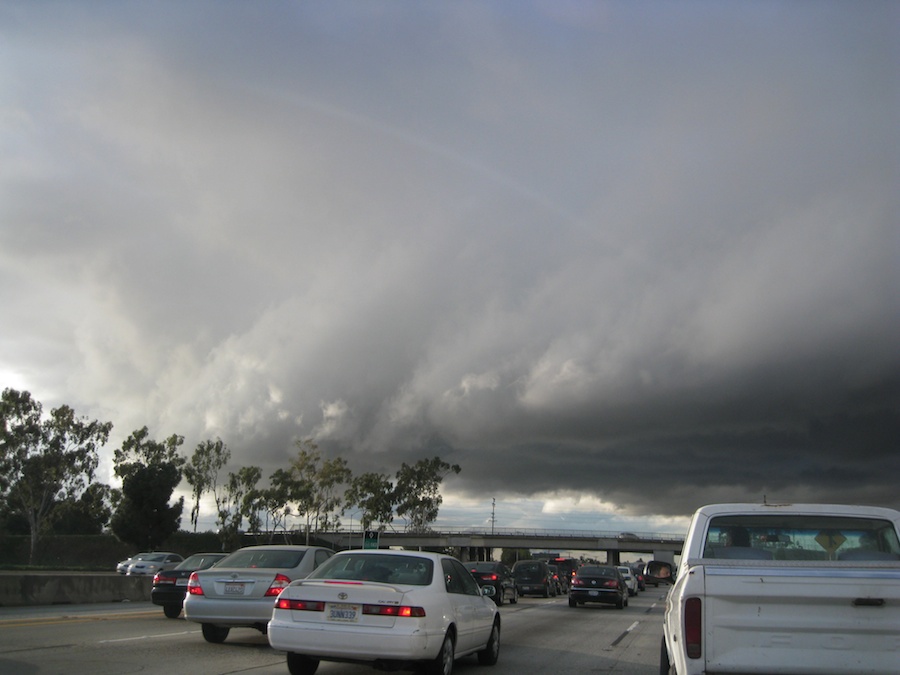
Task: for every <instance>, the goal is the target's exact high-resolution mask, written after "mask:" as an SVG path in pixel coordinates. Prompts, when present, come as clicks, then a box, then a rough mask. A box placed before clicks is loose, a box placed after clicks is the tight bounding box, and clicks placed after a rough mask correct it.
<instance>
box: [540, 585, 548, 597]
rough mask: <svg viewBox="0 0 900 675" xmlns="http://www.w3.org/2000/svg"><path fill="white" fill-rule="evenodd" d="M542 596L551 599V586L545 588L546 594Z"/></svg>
mask: <svg viewBox="0 0 900 675" xmlns="http://www.w3.org/2000/svg"><path fill="white" fill-rule="evenodd" d="M541 595H543V596H544V597H545V598H549V597H550V586H544V592H543V593H542V594H541Z"/></svg>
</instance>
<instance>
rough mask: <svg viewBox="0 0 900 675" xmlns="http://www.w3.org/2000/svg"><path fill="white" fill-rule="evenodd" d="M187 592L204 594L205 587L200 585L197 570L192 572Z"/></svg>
mask: <svg viewBox="0 0 900 675" xmlns="http://www.w3.org/2000/svg"><path fill="white" fill-rule="evenodd" d="M187 592H188V593H190V594H191V595H203V588H201V586H200V577H198V576H197V573H196V572H191V578H190V579H188V585H187Z"/></svg>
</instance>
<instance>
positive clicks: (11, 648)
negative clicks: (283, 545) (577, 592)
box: [0, 588, 665, 675]
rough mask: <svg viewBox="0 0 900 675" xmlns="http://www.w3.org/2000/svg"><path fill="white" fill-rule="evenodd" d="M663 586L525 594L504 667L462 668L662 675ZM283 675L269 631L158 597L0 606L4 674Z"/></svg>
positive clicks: (505, 639) (505, 645)
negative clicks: (174, 613) (597, 600)
mask: <svg viewBox="0 0 900 675" xmlns="http://www.w3.org/2000/svg"><path fill="white" fill-rule="evenodd" d="M664 598H665V590H664V589H660V590H657V589H654V588H648V589H647V591H645V592H644V593H640V594H639V595H638V596H637V597H633V598H631V599H630V603H629V606H628V607H627V608H625V609H624V610H617V609H615V608H614V607H611V606H605V605H597V606H591V605H587V606H584V607H580V608H578V609H572V608H570V607H569V606H568V603H567V602H566V598H565V597H563V596H560V597H558V598H549V599H543V598H522V599H521V600H520V601H519V603H518V604H517V605H508V604H507V605H504V606H503V607H502V608H501V610H500V611H501V615H502V617H503V634H502V638H501V652H500V660H499V662H498V664H497V665H496V666H494V667H492V668H490V667H484V666H479V665H478V661H477V659H475V657H474V656H472V657H467V658H464V659H460V660H459V661H457V662H456V666H455V668H454V673H456V674H457V675H467V674H468V675H476V674H479V673H480V674H482V675H488V674H489V675H521V674H522V673H551V674H553V675H562V674H566V673H571V674H573V675H574V674H575V673H577V674H578V675H584V674H585V673H610V674H613V675H655V674H656V673H657V672H658V658H659V645H660V639H661V636H662V611H663V604H664ZM318 672H319V673H321V674H322V675H360V674H362V673H375V672H377V671H375V670H373V669H371V668H367V667H364V666H356V665H347V664H335V663H322V665H321V666H320V667H319V671H318ZM72 673H85V674H91V675H120V674H124V673H143V674H151V675H152V674H154V673H159V674H160V675H173V674H178V673H202V674H204V675H225V674H226V673H251V674H252V675H285V674H286V673H287V667H286V665H285V659H284V654H283V653H282V652H277V651H274V650H273V649H272V648H271V647H269V644H268V642H267V640H266V637H265V636H264V635H262V634H261V633H259V632H257V631H255V630H252V629H245V628H240V629H232V631H231V634H230V635H229V636H228V639H227V641H226V642H225V643H224V644H220V645H214V644H209V643H207V642H205V641H204V640H203V637H202V636H201V634H200V627H199V626H198V625H196V624H192V623H188V622H186V621H184V620H183V619H175V620H173V619H166V618H165V617H164V616H163V612H162V608H161V607H156V606H155V605H152V604H150V603H143V602H142V603H124V604H122V603H117V604H104V605H67V606H55V607H32V608H9V607H4V608H0V674H2V675H57V674H59V675H62V674H65V675H71V674H72Z"/></svg>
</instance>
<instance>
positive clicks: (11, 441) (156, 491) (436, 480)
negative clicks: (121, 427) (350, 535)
mask: <svg viewBox="0 0 900 675" xmlns="http://www.w3.org/2000/svg"><path fill="white" fill-rule="evenodd" d="M112 428H113V425H112V423H111V422H100V421H97V420H88V419H86V418H80V417H77V416H76V415H75V413H74V411H73V410H72V408H70V407H69V406H66V405H62V406H60V407H58V408H54V409H53V410H51V412H50V414H49V415H44V412H43V406H42V405H41V403H40V402H39V401H37V400H35V399H34V398H33V397H32V396H31V394H30V393H29V392H27V391H17V390H15V389H11V388H7V389H4V391H3V394H2V398H0V533H5V534H27V535H30V537H31V545H30V556H31V558H32V559H33V557H34V552H35V547H36V545H37V542H38V540H39V539H40V537H41V536H42V535H45V534H100V533H101V532H103V531H104V530H105V529H109V530H110V531H111V532H112V533H113V534H114V535H115V536H116V537H117V538H118V539H120V540H122V541H124V542H126V543H129V544H131V545H133V546H135V547H137V548H142V549H146V550H153V549H156V548H158V547H159V546H160V545H162V544H163V543H164V542H165V541H166V539H167V538H168V537H170V536H171V535H172V534H174V533H175V532H177V531H178V530H179V528H180V527H181V519H182V515H183V512H184V508H185V504H184V497H180V498H179V499H178V500H175V501H173V500H172V495H173V493H174V491H175V489H176V488H177V487H178V485H179V484H180V483H181V481H182V480H184V481H186V482H187V484H188V485H189V486H190V488H191V493H190V494H191V509H190V521H191V525H192V526H193V529H194V531H195V532H196V530H197V525H198V522H199V518H200V506H201V503H202V502H203V498H204V497H205V496H207V495H211V496H212V499H213V502H214V503H215V511H216V513H215V515H216V531H217V533H218V535H219V538H220V540H221V541H222V545H223V548H231V547H233V546H234V545H236V544H237V542H238V541H239V538H240V535H241V533H242V532H243V531H245V530H246V531H249V532H258V533H259V532H265V533H268V536H269V540H270V541H271V538H272V536H273V534H274V533H275V532H277V531H280V530H285V529H287V526H288V523H289V522H290V521H292V520H299V521H300V522H301V523H302V524H303V529H304V531H305V533H306V540H307V542H309V538H310V536H311V535H312V534H314V533H315V532H325V531H333V530H335V529H338V528H339V527H340V526H341V520H340V519H341V516H343V515H344V514H345V513H346V512H347V511H348V510H351V511H353V512H358V514H359V523H360V526H361V527H362V528H365V529H381V530H383V529H385V528H386V527H388V526H389V525H391V524H392V523H393V522H394V519H395V518H397V519H400V520H403V521H405V526H404V527H405V528H406V529H407V530H408V531H413V532H420V531H424V530H427V529H428V527H429V526H430V525H431V524H432V523H434V521H435V520H437V516H438V511H439V508H440V505H441V503H442V502H443V498H442V497H441V493H440V487H441V484H442V482H443V479H444V478H445V477H446V476H448V475H450V474H451V473H459V472H460V467H459V465H456V464H449V463H447V462H445V461H444V460H442V459H441V458H440V457H433V458H431V459H423V460H420V461H418V462H416V463H414V464H411V465H410V464H406V463H403V464H402V465H401V466H400V469H399V470H398V471H397V472H396V473H395V474H394V475H393V476H391V475H389V474H384V473H377V472H367V473H361V474H358V475H354V473H353V472H352V470H351V469H350V467H349V465H348V463H347V461H346V460H345V459H343V458H342V457H336V458H327V457H324V456H323V455H322V452H321V451H320V450H319V448H318V446H317V445H316V443H315V441H314V439H311V438H307V439H301V440H298V441H296V443H295V445H296V448H297V454H296V456H295V457H293V459H292V460H291V461H290V463H289V465H288V466H287V467H284V468H279V469H276V470H275V471H273V472H272V473H271V475H269V476H268V478H267V480H266V481H264V480H263V473H262V469H261V468H260V467H258V466H241V467H238V468H237V469H236V470H234V471H229V470H228V467H229V465H230V464H229V463H230V461H231V451H230V450H229V449H228V447H227V445H226V444H225V443H224V442H223V441H222V440H221V439H219V438H216V439H210V440H205V441H203V442H202V443H200V444H198V445H197V447H196V448H195V449H194V451H193V453H192V454H191V455H190V456H187V455H185V454H183V452H182V445H183V444H184V437H183V436H179V435H177V434H173V435H171V436H169V437H168V438H165V439H164V440H162V441H158V440H154V439H153V438H151V436H150V432H149V430H148V429H147V427H146V426H145V427H143V428H141V429H137V430H135V431H134V432H132V433H131V435H129V436H128V438H127V439H125V441H123V442H122V446H121V447H120V448H117V449H115V451H114V453H113V470H114V473H115V475H116V477H117V478H119V479H120V480H121V488H115V487H111V486H109V485H107V484H105V483H101V482H99V481H97V480H95V472H96V470H97V467H98V464H99V449H100V448H102V447H103V446H105V445H106V443H107V442H108V441H109V436H110V433H111V431H112Z"/></svg>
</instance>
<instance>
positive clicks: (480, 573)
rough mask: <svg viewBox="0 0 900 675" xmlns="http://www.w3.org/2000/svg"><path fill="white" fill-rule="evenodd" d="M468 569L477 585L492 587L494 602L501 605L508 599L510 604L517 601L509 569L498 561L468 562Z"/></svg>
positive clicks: (514, 585) (517, 596)
mask: <svg viewBox="0 0 900 675" xmlns="http://www.w3.org/2000/svg"><path fill="white" fill-rule="evenodd" d="M469 571H470V572H471V573H472V576H473V577H475V581H477V582H478V585H479V586H493V587H494V602H496V603H497V604H498V605H502V604H503V603H504V602H506V601H507V600H509V602H510V604H513V605H514V604H516V603H517V602H518V601H519V592H518V591H517V590H516V580H515V578H514V577H513V575H512V572H511V571H510V569H509V568H508V567H507V566H506V565H504V564H503V563H500V562H475V563H470V564H469Z"/></svg>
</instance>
